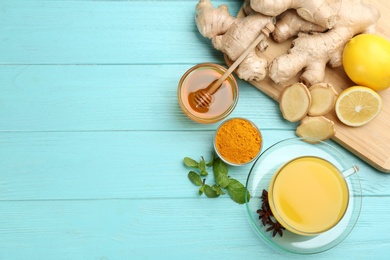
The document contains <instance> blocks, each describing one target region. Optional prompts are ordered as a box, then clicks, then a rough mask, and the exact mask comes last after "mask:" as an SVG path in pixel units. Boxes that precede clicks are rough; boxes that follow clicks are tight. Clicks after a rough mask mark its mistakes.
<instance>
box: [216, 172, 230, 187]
mask: <svg viewBox="0 0 390 260" xmlns="http://www.w3.org/2000/svg"><path fill="white" fill-rule="evenodd" d="M214 178H215V182H216V183H217V184H218V185H219V186H220V187H221V188H222V189H225V188H226V187H227V186H228V185H229V183H230V178H229V177H228V176H227V175H223V174H217V175H215V174H214Z"/></svg>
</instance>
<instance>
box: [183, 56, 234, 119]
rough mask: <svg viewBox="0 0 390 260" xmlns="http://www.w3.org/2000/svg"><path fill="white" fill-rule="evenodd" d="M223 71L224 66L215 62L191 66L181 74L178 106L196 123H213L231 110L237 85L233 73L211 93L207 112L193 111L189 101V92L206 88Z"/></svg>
mask: <svg viewBox="0 0 390 260" xmlns="http://www.w3.org/2000/svg"><path fill="white" fill-rule="evenodd" d="M225 71H226V69H225V68H224V67H222V66H219V65H217V64H211V63H204V64H199V65H197V66H194V67H192V68H191V69H189V70H188V71H187V72H186V73H185V74H184V75H183V77H182V78H181V80H180V82H179V88H178V99H179V104H180V107H181V108H182V110H183V112H184V113H185V114H186V115H187V116H188V117H189V118H191V119H192V120H194V121H196V122H198V123H215V122H217V121H220V120H222V119H223V118H225V117H227V116H228V115H229V114H230V113H231V112H232V111H233V109H234V108H235V106H236V104H237V100H238V87H237V82H236V80H235V79H234V77H233V75H230V76H229V77H228V79H227V80H225V81H224V82H223V83H222V86H221V87H220V88H219V90H218V91H217V92H216V93H214V94H213V95H212V101H211V104H210V106H209V108H208V110H207V112H199V111H195V110H194V109H193V108H192V107H191V105H190V103H189V96H190V94H191V93H194V92H196V91H197V90H199V89H204V88H207V87H208V86H209V85H210V84H211V83H212V82H213V81H215V80H216V79H218V78H219V77H221V75H222V74H223V73H224V72H225Z"/></svg>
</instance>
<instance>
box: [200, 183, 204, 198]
mask: <svg viewBox="0 0 390 260" xmlns="http://www.w3.org/2000/svg"><path fill="white" fill-rule="evenodd" d="M203 192H204V185H202V187H200V188H199V196H202V194H203Z"/></svg>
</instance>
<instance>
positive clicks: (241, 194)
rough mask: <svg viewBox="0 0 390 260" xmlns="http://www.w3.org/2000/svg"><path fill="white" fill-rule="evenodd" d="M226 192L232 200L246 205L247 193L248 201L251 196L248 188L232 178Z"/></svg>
mask: <svg viewBox="0 0 390 260" xmlns="http://www.w3.org/2000/svg"><path fill="white" fill-rule="evenodd" d="M226 191H227V192H228V193H229V195H230V198H232V200H234V201H235V202H237V203H239V204H244V203H245V193H248V200H249V199H250V194H249V192H248V191H247V189H246V187H245V186H244V185H243V184H242V183H241V182H239V181H238V180H236V179H233V178H230V182H229V185H228V186H227V187H226Z"/></svg>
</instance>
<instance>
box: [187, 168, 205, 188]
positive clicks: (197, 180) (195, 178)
mask: <svg viewBox="0 0 390 260" xmlns="http://www.w3.org/2000/svg"><path fill="white" fill-rule="evenodd" d="M188 179H190V181H191V182H192V183H193V184H195V185H196V186H202V184H203V182H202V179H201V178H200V176H199V174H197V173H196V172H194V171H190V172H189V173H188Z"/></svg>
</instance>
